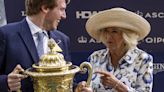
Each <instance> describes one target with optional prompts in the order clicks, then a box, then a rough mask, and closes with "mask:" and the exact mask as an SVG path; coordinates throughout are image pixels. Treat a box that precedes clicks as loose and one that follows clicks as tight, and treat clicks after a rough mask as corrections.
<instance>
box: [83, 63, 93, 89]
mask: <svg viewBox="0 0 164 92" xmlns="http://www.w3.org/2000/svg"><path fill="white" fill-rule="evenodd" d="M86 68H87V69H86ZM80 70H81V72H82V73H86V72H87V70H88V79H87V84H86V86H87V87H89V86H90V83H91V80H92V74H93V69H92V65H91V64H90V63H89V62H83V63H82V64H80Z"/></svg>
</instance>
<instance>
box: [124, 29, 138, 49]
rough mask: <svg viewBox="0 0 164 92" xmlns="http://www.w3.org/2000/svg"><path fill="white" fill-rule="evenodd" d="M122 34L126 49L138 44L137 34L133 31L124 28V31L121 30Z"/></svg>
mask: <svg viewBox="0 0 164 92" xmlns="http://www.w3.org/2000/svg"><path fill="white" fill-rule="evenodd" d="M122 36H123V39H124V41H125V44H126V47H127V48H128V49H129V48H133V47H136V46H137V45H138V38H139V35H138V34H137V33H135V32H134V31H131V30H128V29H125V31H123V33H122Z"/></svg>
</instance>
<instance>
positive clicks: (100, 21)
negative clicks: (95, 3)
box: [76, 8, 153, 92]
mask: <svg viewBox="0 0 164 92" xmlns="http://www.w3.org/2000/svg"><path fill="white" fill-rule="evenodd" d="M86 30H87V32H88V33H89V35H90V36H91V37H93V38H95V39H96V40H99V41H101V42H102V43H103V44H104V45H105V46H106V47H107V48H106V49H102V50H98V51H95V52H93V53H92V54H91V55H90V57H89V59H88V60H89V61H90V63H91V64H92V67H93V70H94V74H93V78H92V83H91V87H87V86H86V82H84V81H83V82H81V83H79V85H78V87H77V88H76V92H151V91H152V85H153V58H152V56H151V55H150V54H148V53H146V52H145V51H143V50H141V49H139V48H138V47H137V44H138V41H140V40H142V39H144V38H145V37H146V36H147V35H148V33H149V32H150V24H149V23H148V21H147V20H145V19H144V18H142V17H141V16H139V15H137V14H135V13H133V12H131V11H128V10H126V9H123V8H113V9H109V10H104V11H102V12H99V13H97V14H95V15H93V16H91V17H90V18H89V19H88V21H87V23H86Z"/></svg>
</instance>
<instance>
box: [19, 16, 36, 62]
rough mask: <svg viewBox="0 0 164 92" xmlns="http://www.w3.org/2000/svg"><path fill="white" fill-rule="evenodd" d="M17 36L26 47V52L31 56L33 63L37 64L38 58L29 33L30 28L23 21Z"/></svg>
mask: <svg viewBox="0 0 164 92" xmlns="http://www.w3.org/2000/svg"><path fill="white" fill-rule="evenodd" d="M19 34H20V36H21V38H22V40H23V42H24V44H25V46H26V47H27V50H28V51H29V53H30V55H31V56H32V58H33V60H34V63H37V62H38V60H39V56H38V53H37V50H36V46H35V43H34V40H33V37H32V34H31V31H30V28H29V26H28V24H27V22H26V20H25V19H24V20H23V22H22V26H21V30H20V31H19Z"/></svg>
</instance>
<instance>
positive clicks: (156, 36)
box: [5, 0, 164, 92]
mask: <svg viewBox="0 0 164 92" xmlns="http://www.w3.org/2000/svg"><path fill="white" fill-rule="evenodd" d="M163 3H164V1H162V0H157V1H155V0H71V2H70V3H69V5H68V6H67V10H66V12H67V19H66V20H63V21H62V22H61V23H60V25H59V28H58V29H59V30H61V31H62V32H64V33H65V34H67V35H68V36H69V37H70V38H71V55H72V62H73V64H76V65H79V64H80V63H81V62H83V61H85V60H86V59H87V57H88V56H89V54H91V53H92V52H93V51H94V50H97V49H101V48H104V46H103V45H102V44H101V43H99V42H97V41H96V40H94V39H93V38H91V37H90V36H89V35H88V34H87V32H86V30H85V23H86V20H87V19H88V18H89V17H90V16H91V15H93V14H95V13H97V12H99V11H101V10H104V9H108V8H112V7H124V8H127V9H128V10H131V11H133V12H135V13H137V14H139V15H140V16H143V17H144V18H146V19H147V20H148V21H149V22H150V24H151V26H152V30H151V32H150V34H149V35H148V36H147V37H146V38H145V39H144V40H142V41H141V42H140V44H139V47H140V48H142V49H143V50H145V51H147V52H148V53H150V54H152V55H153V56H154V85H153V92H163V90H164V87H163V85H161V84H163V83H164V80H163V78H164V73H163V71H164V63H163V60H164V56H163V54H164V49H163V47H164V32H163V30H164V7H163ZM5 7H6V18H7V22H8V23H10V22H15V21H19V20H21V19H22V18H23V17H25V15H24V10H25V9H24V0H5ZM78 80H83V79H82V78H79V79H78Z"/></svg>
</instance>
